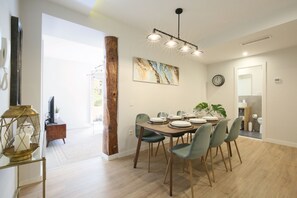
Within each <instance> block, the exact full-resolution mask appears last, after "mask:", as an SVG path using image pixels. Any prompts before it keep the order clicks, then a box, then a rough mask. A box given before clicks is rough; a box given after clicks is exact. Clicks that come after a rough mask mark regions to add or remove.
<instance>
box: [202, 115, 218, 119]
mask: <svg viewBox="0 0 297 198" xmlns="http://www.w3.org/2000/svg"><path fill="white" fill-rule="evenodd" d="M203 118H204V119H205V120H218V119H219V118H218V117H215V116H204V117H203Z"/></svg>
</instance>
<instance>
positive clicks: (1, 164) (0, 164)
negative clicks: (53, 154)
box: [0, 147, 46, 198]
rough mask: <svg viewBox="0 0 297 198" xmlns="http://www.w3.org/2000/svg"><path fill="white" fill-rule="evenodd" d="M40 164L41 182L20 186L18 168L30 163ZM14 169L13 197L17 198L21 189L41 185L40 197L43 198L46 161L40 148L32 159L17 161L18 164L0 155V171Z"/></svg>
mask: <svg viewBox="0 0 297 198" xmlns="http://www.w3.org/2000/svg"><path fill="white" fill-rule="evenodd" d="M37 162H41V163H42V181H39V182H35V183H31V184H27V185H22V186H21V185H20V174H19V168H20V166H22V165H27V164H32V163H37ZM13 167H15V168H16V170H17V189H16V191H15V196H17V197H19V192H20V190H21V188H24V187H27V186H30V185H32V184H36V183H42V197H43V198H45V180H46V159H45V157H44V155H43V152H42V148H40V147H39V148H37V149H36V151H34V153H33V154H32V158H31V159H28V160H24V161H19V162H10V160H9V158H8V157H6V156H4V155H2V156H1V155H0V170H1V169H6V168H13Z"/></svg>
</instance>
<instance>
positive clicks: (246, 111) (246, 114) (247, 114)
mask: <svg viewBox="0 0 297 198" xmlns="http://www.w3.org/2000/svg"><path fill="white" fill-rule="evenodd" d="M238 116H240V117H243V120H242V124H241V130H245V131H247V130H248V123H249V121H250V119H251V107H249V106H247V107H243V108H241V107H240V108H238Z"/></svg>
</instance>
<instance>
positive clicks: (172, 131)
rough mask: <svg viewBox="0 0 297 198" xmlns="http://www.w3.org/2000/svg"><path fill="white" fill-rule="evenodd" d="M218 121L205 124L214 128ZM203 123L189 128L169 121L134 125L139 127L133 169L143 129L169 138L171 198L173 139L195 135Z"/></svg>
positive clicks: (170, 187) (170, 189)
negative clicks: (176, 125)
mask: <svg viewBox="0 0 297 198" xmlns="http://www.w3.org/2000/svg"><path fill="white" fill-rule="evenodd" d="M218 121H219V120H209V121H207V123H211V124H212V125H213V126H215V125H216V124H217V123H218ZM203 124H205V123H197V124H193V123H192V124H191V126H189V127H173V126H172V125H171V124H170V121H164V123H153V122H150V121H148V122H142V123H136V125H137V126H139V127H140V133H139V136H138V142H137V147H136V153H135V156H134V168H136V166H137V161H138V156H139V152H140V147H141V142H142V136H143V132H144V129H145V130H149V131H153V132H155V133H158V134H162V135H164V136H166V137H169V140H170V141H169V151H170V162H171V163H170V164H169V177H170V181H169V195H170V196H172V183H173V182H172V181H173V178H172V175H173V174H172V172H173V170H172V161H173V160H172V158H173V153H172V152H171V149H172V147H173V138H174V137H179V136H181V135H182V134H185V133H195V131H196V130H197V129H198V128H199V127H200V126H201V125H203Z"/></svg>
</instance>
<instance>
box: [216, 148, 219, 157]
mask: <svg viewBox="0 0 297 198" xmlns="http://www.w3.org/2000/svg"><path fill="white" fill-rule="evenodd" d="M218 150H219V148H218V147H217V149H216V156H217V155H218Z"/></svg>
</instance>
